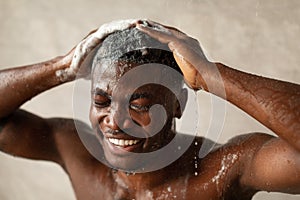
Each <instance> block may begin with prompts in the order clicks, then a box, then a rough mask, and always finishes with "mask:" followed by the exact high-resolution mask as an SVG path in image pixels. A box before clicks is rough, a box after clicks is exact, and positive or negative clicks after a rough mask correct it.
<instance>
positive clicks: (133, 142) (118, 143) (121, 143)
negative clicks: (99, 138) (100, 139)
mask: <svg viewBox="0 0 300 200" xmlns="http://www.w3.org/2000/svg"><path fill="white" fill-rule="evenodd" d="M108 141H109V142H110V143H112V144H113V145H116V146H120V147H128V146H133V145H136V144H137V143H139V142H140V141H141V140H125V139H117V138H108Z"/></svg>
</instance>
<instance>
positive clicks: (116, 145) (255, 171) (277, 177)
mask: <svg viewBox="0 0 300 200" xmlns="http://www.w3.org/2000/svg"><path fill="white" fill-rule="evenodd" d="M127 28H128V29H127ZM133 29H134V31H132V30H133ZM116 30H117V29H115V30H113V29H111V30H110V31H107V32H105V34H102V35H101V34H100V36H99V35H98V36H99V37H94V38H93V37H92V38H91V37H88V38H87V39H86V40H84V42H83V43H81V44H80V45H79V47H77V48H76V50H72V51H71V52H70V53H68V54H67V55H66V56H61V57H57V58H54V59H52V60H49V61H46V62H43V63H38V64H34V65H29V66H24V67H19V68H12V69H8V70H3V71H1V73H0V80H1V85H0V94H1V95H2V98H1V99H0V118H1V129H0V131H1V132H0V149H1V150H2V151H3V152H6V153H9V154H12V155H15V156H21V157H25V158H30V159H39V160H48V161H53V162H56V163H58V164H59V165H61V166H62V168H63V169H64V170H65V171H66V173H67V174H68V175H69V176H70V180H71V182H72V186H73V188H74V190H75V194H76V197H77V199H82V200H86V199H192V200H193V199H230V200H233V199H251V198H252V197H253V195H254V194H255V193H256V192H258V191H261V190H263V191H276V192H284V193H290V194H299V193H300V86H299V85H296V84H292V83H288V82H283V81H279V80H274V79H269V78H264V77H261V76H256V75H252V74H248V73H244V72H241V71H238V70H236V69H233V68H230V67H227V66H225V65H223V64H221V63H212V62H210V61H208V60H207V59H206V58H205V56H204V54H203V53H202V50H201V48H200V46H199V43H198V42H197V40H195V39H193V38H190V37H189V36H187V35H186V34H184V33H182V32H180V31H178V30H177V29H175V28H172V27H167V26H163V25H161V24H158V23H155V22H149V21H148V22H146V21H137V22H130V23H129V25H128V26H125V27H123V28H120V30H121V31H118V32H114V31H116ZM100 32H101V31H100ZM132 32H134V34H133V35H135V36H136V35H140V36H136V37H140V39H141V40H146V39H147V38H148V39H149V38H151V39H152V40H153V41H157V40H158V41H160V43H161V44H162V45H165V46H168V47H169V48H170V50H171V52H172V53H171V54H167V53H166V52H164V51H159V50H154V51H152V50H151V49H147V50H145V49H142V50H136V51H133V52H129V53H128V52H125V53H126V55H125V56H121V57H118V58H117V60H115V58H112V57H113V56H111V55H110V53H111V54H112V53H113V52H115V51H114V48H115V47H114V46H113V45H114V44H112V43H113V42H112V41H115V39H116V38H122V37H123V39H124V41H127V40H129V39H130V38H129V37H127V36H126V35H130V34H132ZM94 33H97V32H93V33H92V34H91V35H93V34H94ZM98 33H99V32H98ZM101 33H104V32H101ZM91 35H90V36H91ZM101 37H102V38H101ZM126 37H127V38H126ZM130 37H132V36H130ZM109 38H110V39H109ZM145 38H146V39H145ZM91 41H92V42H91ZM89 42H90V43H89ZM99 43H101V47H100V48H99V49H98V48H95V46H97V45H98V44H99ZM110 45H111V46H112V47H111V46H110ZM121 46H122V45H121ZM118 48H119V47H117V49H118ZM120 48H122V47H120ZM92 49H95V51H91V50H92ZM107 52H108V53H107ZM105 54H107V55H105ZM88 55H95V59H94V61H93V64H92V69H93V73H92V77H91V78H92V93H91V99H92V103H91V108H90V121H91V125H92V130H91V129H89V127H88V126H86V125H85V124H84V123H82V122H79V121H75V122H76V123H74V120H73V119H62V118H51V119H44V118H41V117H38V116H36V115H34V114H31V113H29V112H27V111H24V110H20V109H19V107H20V106H21V105H22V104H23V103H24V102H26V101H28V100H29V99H31V98H33V97H34V96H36V95H38V94H39V93H41V92H43V91H46V90H48V89H50V88H52V87H55V86H58V85H60V84H63V83H65V82H68V81H73V80H75V75H76V73H77V75H78V74H80V76H81V77H82V76H85V75H86V74H85V73H86V72H88V71H89V67H90V66H91V65H88V64H83V65H82V67H81V69H83V70H81V72H78V68H77V67H78V66H79V65H80V64H81V63H82V62H83V60H84V59H85V60H87V57H88ZM161 55H163V56H161ZM166 55H167V56H166ZM172 55H173V57H174V58H175V60H173V59H174V58H173V57H172ZM159 56H161V57H159ZM107 59H108V60H107ZM106 61H107V62H106ZM175 61H176V63H175ZM155 62H156V63H161V64H163V65H170V66H171V67H172V68H174V69H176V66H177V65H178V66H179V67H180V70H181V71H182V73H183V75H184V79H185V82H186V83H187V84H188V85H189V86H190V87H191V88H193V89H194V90H196V91H197V90H199V89H202V90H205V91H207V92H209V93H212V94H214V95H217V96H219V97H221V98H224V99H225V100H226V101H229V102H231V103H232V104H234V105H236V106H238V107H239V108H240V109H242V110H244V111H245V112H247V113H248V114H249V115H251V116H252V117H254V118H255V119H257V120H258V121H260V122H261V123H262V124H264V125H265V126H266V127H268V128H270V129H271V130H273V131H274V133H275V134H277V135H278V136H279V137H273V136H270V135H267V134H263V133H251V134H247V135H240V136H237V137H235V138H233V139H231V140H230V141H229V142H228V143H226V144H224V145H221V146H218V147H217V148H215V149H214V150H213V151H211V152H210V153H209V154H208V155H206V156H205V157H204V158H199V157H196V158H195V152H196V153H198V152H199V148H200V146H201V144H202V141H203V138H194V141H193V142H197V143H198V145H196V146H195V145H191V146H190V147H188V149H187V150H186V151H185V152H184V153H183V155H181V156H180V158H178V159H177V160H176V161H175V160H174V162H173V163H170V164H169V165H167V166H165V167H163V168H161V169H157V170H152V171H151V170H149V171H147V172H144V173H142V172H141V171H139V170H140V169H141V168H144V167H146V168H147V167H148V166H151V165H154V164H155V163H154V162H153V163H140V162H139V160H138V161H137V160H136V159H135V157H134V156H132V153H147V152H154V151H156V150H158V149H160V148H164V146H165V145H167V144H168V143H169V142H170V141H172V140H173V139H174V137H175V135H176V133H174V131H173V128H172V127H173V125H172V122H173V118H175V117H178V118H179V117H180V116H181V113H182V110H183V107H184V106H182V105H184V103H179V102H185V96H186V95H185V93H186V92H185V90H184V89H182V88H181V84H180V82H181V81H182V80H176V81H175V82H176V84H174V85H175V88H177V90H176V91H177V92H178V96H174V94H173V93H172V92H171V91H170V90H169V89H168V88H166V87H162V86H159V85H158V84H147V85H144V86H142V87H139V88H137V89H136V90H133V91H134V92H128V91H130V90H132V89H133V88H130V87H132V86H131V84H134V83H133V82H134V81H128V82H127V83H128V84H125V85H124V84H122V85H121V86H118V82H119V81H120V79H121V78H122V77H124V76H125V75H126V73H128V72H130V70H134V69H136V68H137V66H139V65H140V64H145V63H155ZM74 63H75V64H74ZM86 63H89V62H86ZM76 66H77V67H76ZM178 66H177V67H178ZM212 69H218V70H217V71H218V73H216V71H215V70H212ZM82 71H83V72H82ZM154 71H155V72H157V76H158V79H164V78H165V77H167V76H162V75H159V74H160V73H163V71H160V69H157V68H155V69H154ZM87 74H88V73H87ZM136 76H137V80H138V79H139V78H138V77H139V74H137V75H136ZM219 77H221V78H222V79H220V78H219ZM168 78H169V77H168ZM220 80H222V81H220ZM175 82H174V83H175ZM128 88H129V89H128ZM220 88H223V89H224V91H222V90H221V89H220ZM116 90H117V92H116ZM114 92H115V93H114ZM115 94H116V95H115ZM112 96H114V98H112ZM177 97H179V98H177ZM126 102H128V103H126ZM156 104H159V105H163V106H164V108H165V111H166V115H164V116H165V118H164V119H158V120H157V119H156V118H151V112H150V110H151V109H150V108H151V106H152V105H156ZM124 107H125V108H124ZM124 109H125V110H128V113H127V114H126V112H125V113H124V111H123V110H124ZM156 117H159V116H156ZM151 120H154V122H159V120H163V121H165V125H164V126H163V127H162V128H161V129H160V131H159V132H158V133H157V134H155V135H153V136H151V137H149V132H151V129H155V125H153V123H152V122H151ZM75 124H76V126H75ZM149 124H150V125H153V126H148V125H149ZM76 128H77V129H76ZM139 128H140V129H139ZM77 131H79V132H81V133H82V132H84V133H86V134H87V135H91V138H92V140H91V141H93V142H94V143H96V144H101V145H100V146H101V148H100V150H99V151H100V154H103V155H104V156H103V157H104V158H105V160H106V161H107V162H106V163H103V162H100V161H99V160H98V159H96V158H95V157H94V156H92V155H91V154H90V152H92V151H93V149H96V148H93V147H92V148H90V149H88V150H87V148H86V147H85V146H84V145H83V144H82V141H81V140H80V138H79V136H78V133H77ZM131 132H132V134H131ZM137 133H140V134H141V137H142V138H140V137H136V136H133V135H134V134H137ZM147 136H148V137H147ZM184 137H188V136H183V138H184ZM126 140H127V141H126ZM96 146H97V145H96ZM89 151H90V152H89ZM157 159H158V161H159V159H160V158H157ZM195 159H196V160H195ZM195 161H196V162H197V163H198V164H197V165H198V166H197V171H196V172H197V174H195ZM128 169H130V170H132V171H138V173H134V174H130V175H128V174H126V171H127V170H128Z"/></svg>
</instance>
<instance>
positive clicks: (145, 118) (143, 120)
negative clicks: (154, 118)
mask: <svg viewBox="0 0 300 200" xmlns="http://www.w3.org/2000/svg"><path fill="white" fill-rule="evenodd" d="M129 113H130V117H131V120H133V122H134V123H136V124H138V125H139V126H142V127H143V126H147V125H149V124H150V122H151V118H150V115H149V113H148V112H143V113H137V112H134V111H131V112H129Z"/></svg>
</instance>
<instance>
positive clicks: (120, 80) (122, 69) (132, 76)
mask: <svg viewBox="0 0 300 200" xmlns="http://www.w3.org/2000/svg"><path fill="white" fill-rule="evenodd" d="M182 81H183V79H182V75H181V74H179V73H178V72H177V71H176V70H174V69H172V68H170V67H169V66H165V65H162V64H157V63H148V64H140V65H138V64H133V63H116V62H115V63H109V62H107V63H101V64H100V65H97V66H95V67H94V69H93V74H92V92H93V91H96V90H102V91H104V92H106V93H108V94H112V93H115V94H116V93H120V94H126V95H128V94H133V93H134V92H137V91H143V93H144V92H145V91H148V92H150V91H151V94H153V95H155V96H165V95H166V94H167V93H169V91H171V93H173V94H175V95H178V94H179V93H180V91H181V88H182V83H183V82H182Z"/></svg>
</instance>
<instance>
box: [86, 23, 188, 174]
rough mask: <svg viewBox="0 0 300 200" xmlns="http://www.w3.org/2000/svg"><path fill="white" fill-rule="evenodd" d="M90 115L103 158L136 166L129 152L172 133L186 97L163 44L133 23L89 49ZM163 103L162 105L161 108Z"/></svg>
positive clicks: (157, 143) (151, 146)
mask: <svg viewBox="0 0 300 200" xmlns="http://www.w3.org/2000/svg"><path fill="white" fill-rule="evenodd" d="M92 67H93V71H92V73H93V74H92V105H91V110H90V120H91V123H92V126H93V128H94V130H96V131H97V136H98V138H99V140H100V142H101V144H102V147H103V150H104V154H105V157H106V160H107V161H108V162H109V163H110V164H111V165H112V166H113V167H115V168H121V169H136V168H137V167H142V166H143V165H145V164H146V163H139V161H138V160H135V159H134V157H133V156H132V153H146V152H151V151H155V150H157V149H159V148H161V147H163V146H164V145H166V144H167V143H168V142H170V141H171V140H172V138H173V137H174V132H172V124H173V119H174V118H175V117H178V118H179V117H180V116H181V113H182V111H183V107H184V106H183V105H184V104H185V100H186V91H185V90H183V89H182V85H183V78H182V76H180V75H179V73H181V72H180V69H179V67H178V65H177V64H176V61H175V60H174V58H173V54H172V52H171V51H170V50H169V49H168V47H167V45H165V44H162V43H160V42H158V41H156V40H154V39H152V38H151V37H149V36H148V35H146V34H144V33H142V32H140V31H139V30H138V29H136V28H131V29H127V30H124V31H120V32H115V33H113V34H111V35H109V36H108V37H107V38H106V39H105V40H104V41H103V43H102V45H101V46H100V47H99V49H98V50H97V52H96V54H95V58H94V61H93V66H92ZM162 107H163V108H162Z"/></svg>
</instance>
